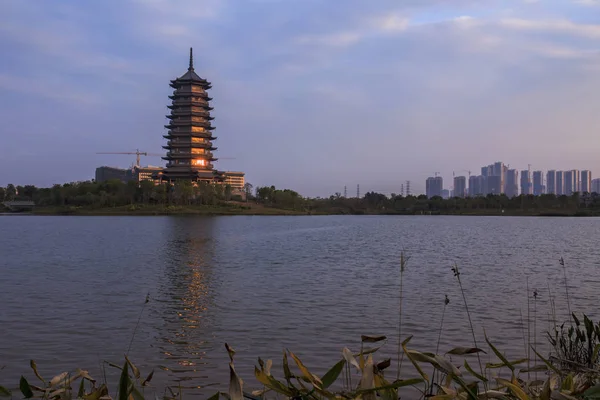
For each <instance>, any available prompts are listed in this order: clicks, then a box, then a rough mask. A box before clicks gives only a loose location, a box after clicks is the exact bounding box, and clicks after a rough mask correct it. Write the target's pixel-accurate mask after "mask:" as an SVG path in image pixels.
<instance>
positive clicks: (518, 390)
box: [496, 378, 529, 400]
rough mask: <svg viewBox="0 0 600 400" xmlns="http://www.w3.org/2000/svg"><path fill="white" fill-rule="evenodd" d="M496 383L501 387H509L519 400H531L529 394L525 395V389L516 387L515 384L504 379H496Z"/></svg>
mask: <svg viewBox="0 0 600 400" xmlns="http://www.w3.org/2000/svg"><path fill="white" fill-rule="evenodd" d="M496 382H498V384H499V385H502V386H504V387H507V388H508V389H509V390H510V391H511V392H512V394H514V395H515V396H516V397H517V398H519V400H529V396H527V393H525V392H524V391H523V389H521V388H520V387H519V386H518V385H515V384H514V383H513V382H511V381H508V380H506V379H502V378H496Z"/></svg>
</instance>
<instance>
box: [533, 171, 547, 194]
mask: <svg viewBox="0 0 600 400" xmlns="http://www.w3.org/2000/svg"><path fill="white" fill-rule="evenodd" d="M544 193H546V187H545V186H544V174H543V172H542V171H533V195H534V196H539V195H541V194H544Z"/></svg>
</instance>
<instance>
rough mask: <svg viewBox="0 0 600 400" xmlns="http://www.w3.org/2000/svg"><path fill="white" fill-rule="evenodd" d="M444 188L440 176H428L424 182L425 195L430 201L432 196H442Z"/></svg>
mask: <svg viewBox="0 0 600 400" xmlns="http://www.w3.org/2000/svg"><path fill="white" fill-rule="evenodd" d="M443 188H444V180H443V179H442V177H441V176H436V177H432V176H430V177H429V178H427V180H426V181H425V193H426V194H427V198H428V199H430V198H432V197H434V196H440V197H441V196H442V189H443Z"/></svg>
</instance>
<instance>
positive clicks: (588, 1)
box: [574, 0, 600, 6]
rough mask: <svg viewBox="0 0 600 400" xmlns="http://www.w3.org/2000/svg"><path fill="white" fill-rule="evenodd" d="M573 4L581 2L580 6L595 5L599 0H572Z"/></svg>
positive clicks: (598, 3)
mask: <svg viewBox="0 0 600 400" xmlns="http://www.w3.org/2000/svg"><path fill="white" fill-rule="evenodd" d="M574 3H575V4H581V5H582V6H597V5H600V1H599V0H574Z"/></svg>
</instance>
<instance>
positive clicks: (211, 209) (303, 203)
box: [0, 180, 600, 216]
mask: <svg viewBox="0 0 600 400" xmlns="http://www.w3.org/2000/svg"><path fill="white" fill-rule="evenodd" d="M12 200H32V201H34V202H35V204H36V209H35V210H36V211H35V212H36V213H39V214H82V215H111V214H116V215H123V214H140V215H156V214H158V215H164V214H198V215H234V214H252V215H305V214H309V215H314V214H341V215H363V214H389V215H533V216H597V215H600V196H598V195H597V194H595V193H593V194H587V193H585V194H579V193H575V194H573V195H572V196H555V195H553V194H547V195H541V196H533V195H526V196H518V197H514V198H509V197H507V196H505V195H499V196H494V195H488V196H486V197H473V198H452V199H442V198H441V197H433V198H431V199H428V198H427V197H426V196H423V195H420V196H400V195H396V194H392V195H391V196H386V195H384V194H381V193H375V192H368V193H366V194H365V195H364V196H363V197H362V198H347V197H344V196H342V195H341V194H340V193H336V194H335V195H333V196H330V197H329V198H308V197H303V196H301V195H300V194H299V193H298V192H296V191H294V190H290V189H277V188H275V187H274V186H262V187H257V188H256V190H253V187H252V185H250V184H247V185H246V186H245V188H244V190H243V191H242V192H235V191H233V190H232V188H231V187H230V186H228V185H215V184H209V183H201V184H199V185H197V186H194V185H192V184H191V183H190V182H178V183H176V184H175V185H172V186H171V185H167V184H162V185H154V184H153V183H152V182H149V181H142V182H140V183H138V182H128V183H123V182H121V181H118V180H115V181H107V182H101V183H98V182H93V181H88V182H75V183H68V184H64V185H54V186H52V187H51V188H37V187H35V186H30V185H28V186H14V185H8V186H7V187H6V188H0V204H1V203H2V202H4V201H12ZM0 207H1V206H0ZM1 211H2V210H1V209H0V212H1Z"/></svg>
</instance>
